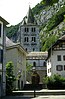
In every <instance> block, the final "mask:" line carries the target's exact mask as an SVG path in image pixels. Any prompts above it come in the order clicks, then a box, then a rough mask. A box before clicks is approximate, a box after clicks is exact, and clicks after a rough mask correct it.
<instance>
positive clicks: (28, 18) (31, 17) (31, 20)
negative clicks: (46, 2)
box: [22, 6, 37, 25]
mask: <svg viewBox="0 0 65 99" xmlns="http://www.w3.org/2000/svg"><path fill="white" fill-rule="evenodd" d="M25 24H26V25H29V24H37V22H36V20H35V18H34V15H33V12H32V9H31V7H30V6H29V10H28V14H27V16H25V17H24V18H23V21H22V25H25Z"/></svg>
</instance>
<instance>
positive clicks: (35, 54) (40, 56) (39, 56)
mask: <svg viewBox="0 0 65 99" xmlns="http://www.w3.org/2000/svg"><path fill="white" fill-rule="evenodd" d="M47 55H48V52H29V54H27V59H46V58H47Z"/></svg>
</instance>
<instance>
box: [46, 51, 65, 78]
mask: <svg viewBox="0 0 65 99" xmlns="http://www.w3.org/2000/svg"><path fill="white" fill-rule="evenodd" d="M57 55H61V61H57ZM63 55H65V51H64V50H61V51H53V55H52V56H51V63H50V64H49V65H48V63H47V71H48V68H50V67H51V75H54V74H60V75H62V76H64V77H65V70H62V71H57V70H56V65H63V66H64V65H65V61H64V60H63ZM47 75H50V74H48V73H47Z"/></svg>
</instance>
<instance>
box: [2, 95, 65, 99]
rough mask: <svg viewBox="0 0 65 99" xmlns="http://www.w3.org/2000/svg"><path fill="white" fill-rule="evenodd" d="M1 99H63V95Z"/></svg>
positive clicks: (64, 98)
mask: <svg viewBox="0 0 65 99" xmlns="http://www.w3.org/2000/svg"><path fill="white" fill-rule="evenodd" d="M1 99H65V95H50V96H37V97H35V98H33V97H22V96H6V97H2V98H1Z"/></svg>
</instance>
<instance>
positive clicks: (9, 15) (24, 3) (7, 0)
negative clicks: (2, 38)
mask: <svg viewBox="0 0 65 99" xmlns="http://www.w3.org/2000/svg"><path fill="white" fill-rule="evenodd" d="M40 1H41V0H0V16H1V17H3V18H4V19H5V20H6V21H8V22H9V23H10V25H16V24H18V23H20V22H21V21H22V19H23V18H24V17H25V16H26V14H27V12H28V9H29V5H30V7H31V8H33V7H34V6H35V5H36V4H38V3H40Z"/></svg>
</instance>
